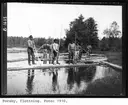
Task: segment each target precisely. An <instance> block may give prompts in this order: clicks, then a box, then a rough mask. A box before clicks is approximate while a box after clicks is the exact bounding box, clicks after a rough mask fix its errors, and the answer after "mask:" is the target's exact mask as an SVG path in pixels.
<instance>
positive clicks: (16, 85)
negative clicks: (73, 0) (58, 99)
mask: <svg viewBox="0 0 128 105" xmlns="http://www.w3.org/2000/svg"><path fill="white" fill-rule="evenodd" d="M122 36H123V35H122V6H121V5H81V4H46V3H7V95H14V96H15V95H20V96H21V95H26V96H27V95H28V96H32V95H55V96H56V95H66V96H70V95H72V96H73V95H74V96H76V95H78V96H124V93H123V82H122Z"/></svg>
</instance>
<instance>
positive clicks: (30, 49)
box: [27, 35, 36, 65]
mask: <svg viewBox="0 0 128 105" xmlns="http://www.w3.org/2000/svg"><path fill="white" fill-rule="evenodd" d="M27 44H28V48H27V52H28V64H29V65H31V63H30V57H32V64H35V55H34V50H35V49H36V47H35V42H34V40H33V36H32V35H30V36H29V39H28V42H27Z"/></svg>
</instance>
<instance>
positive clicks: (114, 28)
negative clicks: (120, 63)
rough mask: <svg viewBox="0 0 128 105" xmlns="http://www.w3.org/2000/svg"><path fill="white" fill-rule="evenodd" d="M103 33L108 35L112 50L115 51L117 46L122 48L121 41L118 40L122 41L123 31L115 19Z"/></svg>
mask: <svg viewBox="0 0 128 105" xmlns="http://www.w3.org/2000/svg"><path fill="white" fill-rule="evenodd" d="M103 34H105V35H106V37H108V45H109V48H110V49H111V50H114V51H115V50H117V48H120V47H119V46H121V45H120V44H121V43H118V41H119V42H120V38H119V36H120V35H121V32H120V30H119V25H118V24H117V22H116V21H113V23H111V25H110V27H109V28H107V29H105V30H104V31H103Z"/></svg>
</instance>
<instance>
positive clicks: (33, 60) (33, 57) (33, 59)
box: [32, 52, 35, 64]
mask: <svg viewBox="0 0 128 105" xmlns="http://www.w3.org/2000/svg"><path fill="white" fill-rule="evenodd" d="M32 64H35V55H34V52H32Z"/></svg>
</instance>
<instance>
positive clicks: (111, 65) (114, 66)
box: [101, 61, 122, 70]
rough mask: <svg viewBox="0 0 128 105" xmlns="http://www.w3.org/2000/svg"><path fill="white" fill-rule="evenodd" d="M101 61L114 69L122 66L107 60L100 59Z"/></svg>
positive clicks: (119, 68) (120, 68)
mask: <svg viewBox="0 0 128 105" xmlns="http://www.w3.org/2000/svg"><path fill="white" fill-rule="evenodd" d="M101 63H103V64H106V65H108V66H110V67H112V68H114V69H118V70H122V66H119V65H116V64H113V63H110V62H107V61H101Z"/></svg>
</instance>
